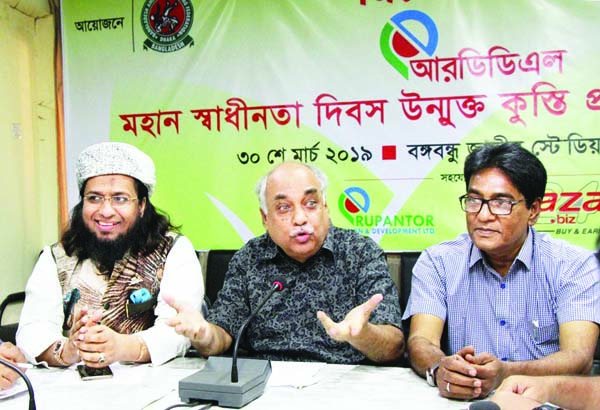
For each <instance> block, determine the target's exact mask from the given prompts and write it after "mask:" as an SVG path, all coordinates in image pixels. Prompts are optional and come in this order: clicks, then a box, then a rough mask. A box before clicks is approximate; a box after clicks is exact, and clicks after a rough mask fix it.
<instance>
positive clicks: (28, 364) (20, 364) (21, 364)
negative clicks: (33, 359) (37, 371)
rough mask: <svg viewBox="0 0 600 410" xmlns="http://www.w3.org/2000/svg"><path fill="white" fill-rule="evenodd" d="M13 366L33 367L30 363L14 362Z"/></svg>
mask: <svg viewBox="0 0 600 410" xmlns="http://www.w3.org/2000/svg"><path fill="white" fill-rule="evenodd" d="M15 366H17V367H19V368H21V369H33V368H34V367H35V366H34V365H32V364H31V363H15Z"/></svg>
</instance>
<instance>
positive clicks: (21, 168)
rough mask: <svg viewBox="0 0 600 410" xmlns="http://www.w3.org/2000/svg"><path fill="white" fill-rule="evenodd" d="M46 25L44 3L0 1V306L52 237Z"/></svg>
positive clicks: (53, 171) (52, 143)
mask: <svg viewBox="0 0 600 410" xmlns="http://www.w3.org/2000/svg"><path fill="white" fill-rule="evenodd" d="M13 3H18V6H17V8H14V7H12V6H14V4H13ZM53 25H54V19H53V17H52V16H51V15H49V11H48V5H47V1H46V0H44V1H41V0H39V1H38V0H35V1H34V0H28V1H16V0H12V1H9V0H0V56H1V58H2V62H1V64H0V92H1V94H0V95H1V96H2V97H1V99H0V175H1V177H0V178H1V180H0V181H1V188H0V192H1V197H0V203H1V205H0V206H1V208H0V209H1V212H0V226H1V227H2V230H1V234H0V300H2V299H4V297H5V296H6V295H7V294H9V293H12V292H15V291H19V290H23V289H25V283H26V281H27V278H28V277H29V275H30V273H31V270H32V268H33V265H34V263H35V260H36V258H37V255H38V253H39V251H40V250H41V248H42V247H43V245H44V244H49V243H53V242H55V241H56V240H57V239H58V235H59V228H58V182H57V181H58V179H57V159H56V119H55V114H56V110H55V101H54V74H53V72H54V67H53V58H54V57H53V53H54V51H53V49H54V40H53V39H54V28H53Z"/></svg>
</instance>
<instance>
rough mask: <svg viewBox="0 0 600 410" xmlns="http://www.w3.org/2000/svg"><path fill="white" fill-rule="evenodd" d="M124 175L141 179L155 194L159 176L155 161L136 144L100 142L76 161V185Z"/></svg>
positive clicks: (84, 151)
mask: <svg viewBox="0 0 600 410" xmlns="http://www.w3.org/2000/svg"><path fill="white" fill-rule="evenodd" d="M110 174H121V175H128V176H130V177H133V178H135V179H137V180H139V181H140V182H141V183H143V184H144V185H146V188H148V197H150V196H151V195H152V192H154V187H155V185H156V174H155V171H154V161H152V158H150V157H149V156H148V155H147V154H145V153H144V152H142V151H140V150H139V149H138V148H136V147H134V146H133V145H130V144H126V143H124V142H101V143H99V144H94V145H91V146H89V147H87V148H86V149H84V150H83V151H82V152H81V154H79V158H78V159H77V186H78V187H79V190H80V191H81V187H82V186H83V184H84V183H85V181H87V180H88V179H89V178H92V177H95V176H98V175H110Z"/></svg>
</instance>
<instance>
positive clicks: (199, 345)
mask: <svg viewBox="0 0 600 410" xmlns="http://www.w3.org/2000/svg"><path fill="white" fill-rule="evenodd" d="M165 302H167V303H168V304H169V305H170V306H171V307H173V308H174V309H175V310H176V311H177V315H176V316H175V317H172V318H170V319H169V320H167V324H168V325H169V326H172V327H173V328H175V331H176V332H177V333H178V334H180V335H183V336H186V337H188V338H189V339H190V340H191V342H192V346H194V348H196V350H198V352H199V353H200V354H201V355H203V356H214V355H218V354H221V353H224V352H225V351H227V349H229V346H231V342H232V338H231V336H230V335H229V333H227V332H226V331H225V330H224V329H223V328H221V327H220V326H217V325H215V324H213V323H210V322H207V321H206V319H204V317H203V316H202V313H201V312H200V311H199V310H198V309H195V308H194V307H193V306H191V305H190V304H188V303H181V302H177V301H175V300H174V299H173V298H171V297H165Z"/></svg>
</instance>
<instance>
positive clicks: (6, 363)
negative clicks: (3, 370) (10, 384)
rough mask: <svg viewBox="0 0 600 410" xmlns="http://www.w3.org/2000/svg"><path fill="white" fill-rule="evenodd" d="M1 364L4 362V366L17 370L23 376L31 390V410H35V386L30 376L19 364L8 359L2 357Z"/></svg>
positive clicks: (29, 390)
mask: <svg viewBox="0 0 600 410" xmlns="http://www.w3.org/2000/svg"><path fill="white" fill-rule="evenodd" d="M0 364H3V365H4V366H6V367H8V368H10V369H12V370H14V371H15V372H17V373H18V374H19V376H21V377H22V378H23V380H24V381H25V384H26V385H27V391H28V392H29V410H35V397H34V395H33V386H32V385H31V382H30V381H29V377H27V376H26V375H25V373H24V372H23V371H22V370H21V369H19V368H18V367H17V366H15V365H14V364H13V363H11V362H9V361H8V360H4V359H2V358H0Z"/></svg>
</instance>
